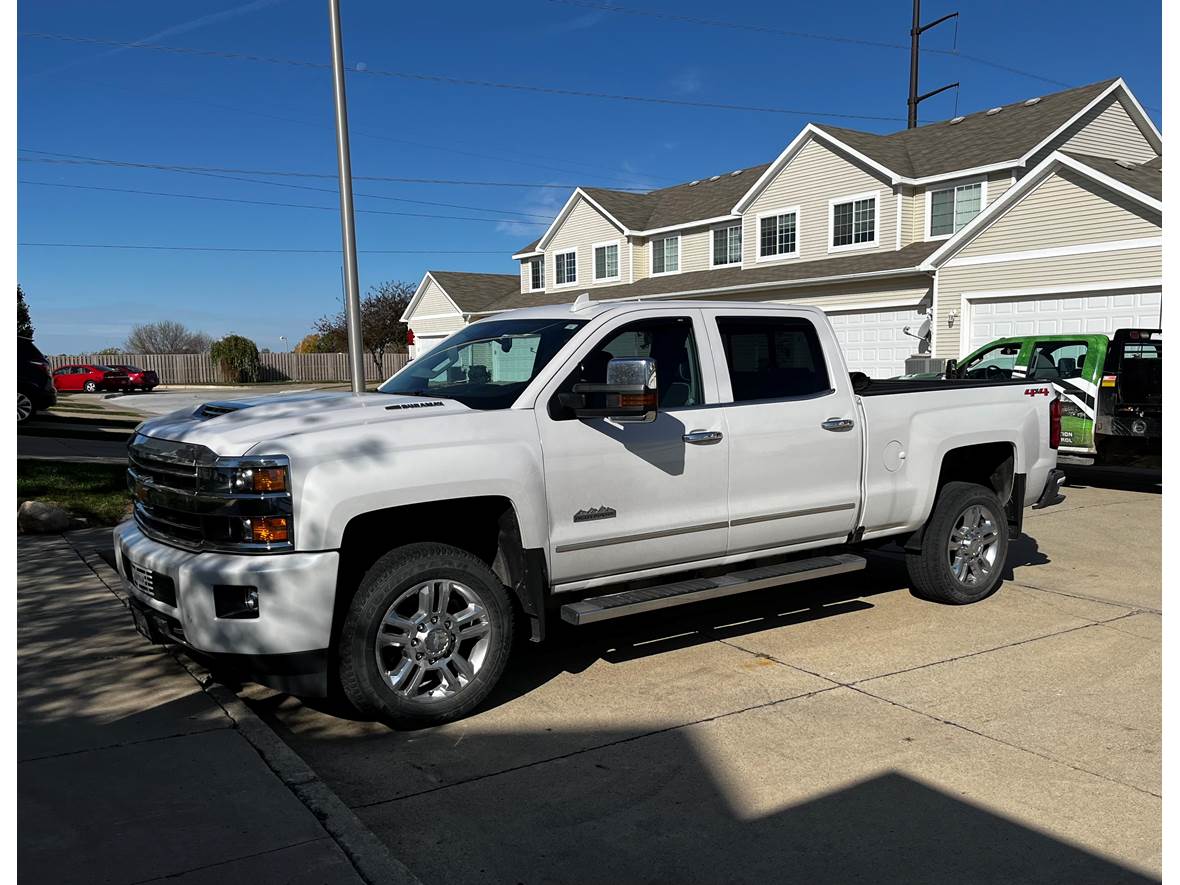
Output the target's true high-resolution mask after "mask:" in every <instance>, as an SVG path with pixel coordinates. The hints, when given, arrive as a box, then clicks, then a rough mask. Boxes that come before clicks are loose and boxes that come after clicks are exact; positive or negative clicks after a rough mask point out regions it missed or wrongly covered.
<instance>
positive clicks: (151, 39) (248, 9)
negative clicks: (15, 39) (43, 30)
mask: <svg viewBox="0 0 1180 885" xmlns="http://www.w3.org/2000/svg"><path fill="white" fill-rule="evenodd" d="M283 2H284V0H252V2H250V3H243V4H241V5H239V6H231V7H230V8H229V9H223V10H221V11H220V12H210V13H208V14H207V15H201V16H197V17H196V18H192V19H189V20H188V21H183V22H180V23H179V24H175V25H171V26H169V27H167V28H164V29H163V30H162V31H156V32H155V33H154V34H148V35H147V36H146V37H140V38H139V39H137V40H135V41H133V44H132V45H134V44H137V43H155V42H157V41H159V40H163V39H165V38H168V37H175V36H176V35H177V34H187V33H188V32H189V31H195V30H197V29H198V28H204V27H208V26H209V25H215V24H219V23H221V22H224V21H230V20H231V19H235V18H238V17H239V16H243V15H249V14H250V13H252V12H257V11H258V10H260V9H266V8H268V7H271V6H277V5H278V4H280V3H283ZM131 48H132V47H131V46H117V47H115V48H114V49H108V50H106V51H105V52H100V53H97V54H96V55H88V56H86V57H85V58H77V59H74V60H73V61H69V62H66V63H65V64H63V65H58V66H57V67H55V68H49V69H47V70H44V71H41V72H39V73H38V74H37V75H36V76H39V77H40V76H44V75H46V74H56V73H60V72H61V71H65V70H69V69H70V68H75V67H77V66H78V65H82V64H87V63H88V62H94V61H98V60H100V59H104V58H110V57H111V56H114V55H119V54H120V53H123V52H126V51H127V50H128V49H131Z"/></svg>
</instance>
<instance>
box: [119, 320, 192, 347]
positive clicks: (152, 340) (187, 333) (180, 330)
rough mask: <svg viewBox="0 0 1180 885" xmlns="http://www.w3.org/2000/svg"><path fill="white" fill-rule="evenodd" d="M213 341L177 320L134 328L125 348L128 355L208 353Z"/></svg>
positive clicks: (162, 321)
mask: <svg viewBox="0 0 1180 885" xmlns="http://www.w3.org/2000/svg"><path fill="white" fill-rule="evenodd" d="M212 341H213V339H211V338H210V337H209V336H208V335H206V334H205V333H204V332H194V331H192V330H191V329H188V328H185V326H183V325H182V324H180V323H178V322H176V321H175V320H161V321H160V322H158V323H140V324H137V325H135V326H132V327H131V334H130V335H128V336H127V343H126V344H124V345H123V347H124V348H125V349H126V350H127V352H128V353H206V352H208V350H209V345H210V344H211V343H212Z"/></svg>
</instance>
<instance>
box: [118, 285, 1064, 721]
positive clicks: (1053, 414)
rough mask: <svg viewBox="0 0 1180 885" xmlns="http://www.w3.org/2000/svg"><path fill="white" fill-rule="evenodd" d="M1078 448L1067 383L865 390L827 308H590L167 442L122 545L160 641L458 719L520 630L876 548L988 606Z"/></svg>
mask: <svg viewBox="0 0 1180 885" xmlns="http://www.w3.org/2000/svg"><path fill="white" fill-rule="evenodd" d="M1059 436H1060V405H1059V403H1058V401H1057V400H1056V398H1055V396H1054V395H1053V394H1052V393H1051V391H1050V389H1049V388H1048V387H1047V386H1044V385H1040V384H1029V383H1027V382H1024V381H1016V382H1012V381H999V382H994V381H954V380H951V381H870V380H869V379H867V378H866V377H864V376H863V375H850V374H849V373H848V371H847V369H846V367H845V364H844V360H843V357H842V355H841V352H840V348H839V346H838V345H837V342H836V338H835V335H834V334H833V332H832V328H831V326H830V325H829V323H828V321H827V319H826V318H825V317H824V314H823V313H822V312H821V311H819V310H817V309H814V308H807V307H790V306H783V305H776V304H756V303H730V302H698V301H693V302H643V303H640V302H619V303H610V304H597V303H595V302H592V301H589V300H588V299H587V298H586V297H585V296H583V297H582V298H580V299H579V301H578V302H577V303H576V304H574V305H573V306H572V307H570V306H568V305H564V306H552V307H536V308H529V309H526V310H520V311H513V312H510V313H504V314H499V315H497V316H495V317H494V318H491V319H487V320H484V321H481V322H477V323H474V324H472V325H470V326H468V327H466V328H465V329H463V330H462V331H461V332H458V333H456V334H455V335H453V336H452V337H450V338H448V339H447V340H445V341H444V342H442V343H441V344H440V345H438V346H437V347H436V348H435V349H434V350H431V351H429V352H428V353H426V354H425V355H424V356H422V357H420V358H419V359H417V360H414V361H413V362H411V363H410V364H409V365H407V366H406V368H404V369H403V370H402V371H400V372H398V373H397V374H396V375H394V376H393V377H392V378H391V379H389V380H388V381H387V382H385V384H383V385H382V386H381V388H380V392H378V393H369V394H363V395H354V394H351V393H336V392H313V393H302V394H290V395H281V394H280V395H276V396H268V397H260V398H255V399H246V400H242V401H240V402H217V403H207V404H205V405H203V406H201V407H200V408H198V409H196V410H195V411H193V412H191V413H189V412H180V413H176V414H173V415H169V416H165V417H162V418H158V419H156V420H152V421H148V422H146V423H145V424H143V425H142V426H141V427H140V428H139V429H138V431H137V433H136V434H135V436H134V438H133V440H132V442H131V444H130V446H129V470H128V478H129V485H130V487H131V489H132V491H133V495H134V518H133V519H132V520H129V521H127V522H125V523H123V524H122V525H120V526H118V527H117V528H116V529H115V533H114V543H115V551H116V556H117V559H118V564H119V569H120V571H121V573H122V575H123V577H124V578H125V580H126V582H127V584H128V587H129V590H130V594H131V598H132V611H133V614H134V616H135V620H136V624H137V626H138V627H139V629H140V631H141V632H142V633H144V634H145V635H146V636H147V637H148V638H149V639H151V640H153V641H156V642H176V643H181V644H183V645H184V646H186V647H187V648H189V649H190V650H191V651H193V652H198V653H203V654H204V655H207V656H209V657H211V658H212V659H214V661H215V662H216V664H217V666H220V667H223V668H228V669H232V670H240V671H242V672H243V673H244V674H245V675H246V676H247V678H250V679H253V680H255V681H258V682H262V683H265V684H267V685H271V686H274V687H277V688H280V689H283V690H286V691H290V692H292V693H295V694H304V695H323V694H325V693H328V692H331V691H333V690H335V689H337V688H338V689H342V690H343V693H344V695H345V696H346V697H347V699H348V700H349V701H351V703H352V704H353V705H355V706H356V707H357V708H358V709H359V710H360V711H362V712H364V713H366V714H368V715H371V716H375V717H379V718H382V719H386V720H391V721H416V722H439V721H445V720H449V719H453V718H456V717H458V716H462V715H464V714H465V713H467V712H469V711H470V710H472V709H473V708H474V707H475V706H476V705H478V704H479V703H480V701H482V700H483V699H484V698H485V697H486V696H487V694H488V692H489V691H490V690H491V688H492V686H493V685H494V684H495V683H496V681H497V680H498V679H499V678H500V676H501V674H502V673H503V672H504V668H505V665H506V664H507V661H508V656H509V652H510V650H511V648H512V646H513V634H514V630H517V631H519V632H523V629H528V630H529V632H530V633H531V639H532V640H534V641H538V642H539V641H542V640H544V639H545V637H546V635H547V634H548V633H551V632H552V631H553V628H554V622H555V620H556V619H558V618H560V619H561V620H563V621H566V622H568V623H570V624H574V625H577V624H586V623H590V622H594V621H599V620H603V619H606V618H615V617H620V616H624V615H629V614H633V613H636V612H646V611H651V610H653V609H660V608H664V607H667V606H674V605H680V604H684V603H691V602H695V601H698V600H702V599H709V598H714V597H718V596H725V595H729V594H736V593H741V592H743V591H747V590H754V589H759V588H764V587H769V586H775V585H780V584H789V583H793V582H798V581H804V580H810V579H812V578H820V577H824V576H827V575H834V574H838V573H842V572H850V571H855V570H857V569H862V568H864V567H865V565H866V560H865V558H864V556H863V555H862V553H863V552H864V548H866V547H869V546H873V545H879V544H884V543H889V542H896V543H898V544H900V545H901V547H902V548H903V549H904V550H905V553H906V559H907V563H908V566H909V573H910V577H911V583H912V588H913V591H914V592H915V594H917V595H918V596H920V597H923V598H926V599H930V600H934V601H937V602H943V603H951V604H963V603H970V602H975V601H978V600H980V599H983V598H984V597H986V596H988V595H989V594H990V593H992V592H993V591H994V590H995V589H996V587H997V586H998V584H999V582H1000V576H1001V572H1002V570H1003V566H1004V559H1005V555H1006V551H1007V546H1008V539H1009V537H1010V533H1012V532H1016V533H1019V531H1020V526H1021V519H1022V514H1023V510H1024V508H1025V507H1027V506H1029V505H1033V504H1036V503H1038V502H1040V503H1041V504H1045V503H1053V502H1055V501H1056V500H1058V495H1057V492H1058V489H1059V487H1060V484H1061V479H1062V475H1061V472H1060V471H1058V470H1057V469H1056V461H1057V452H1056V447H1057V443H1058V439H1059ZM526 624H527V628H525V627H524V625H526Z"/></svg>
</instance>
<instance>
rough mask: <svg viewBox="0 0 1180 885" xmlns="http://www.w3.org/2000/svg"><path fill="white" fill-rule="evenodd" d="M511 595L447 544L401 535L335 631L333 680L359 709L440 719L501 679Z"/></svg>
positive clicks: (471, 703) (467, 708)
mask: <svg viewBox="0 0 1180 885" xmlns="http://www.w3.org/2000/svg"><path fill="white" fill-rule="evenodd" d="M512 615H513V612H512V602H511V600H510V599H509V596H508V591H507V590H506V589H505V588H504V586H503V585H502V584H501V583H500V581H499V579H497V578H496V576H495V575H494V574H492V572H491V570H490V569H489V568H488V567H487V565H485V564H484V563H483V562H482V561H481V560H479V559H478V558H476V557H475V556H473V555H472V554H470V553H468V552H467V551H465V550H460V549H458V548H457V547H450V546H448V545H445V544H429V543H424V544H408V545H406V546H405V547H399V548H397V549H396V550H392V551H390V552H389V553H387V554H386V555H385V556H383V557H382V558H381V559H379V560H378V561H377V563H376V564H375V565H374V566H373V567H372V568H371V569H369V572H368V574H366V575H365V577H364V579H363V580H362V581H361V585H360V588H359V589H358V590H357V593H356V596H355V597H354V598H353V600H352V603H351V605H350V606H349V610H348V615H347V616H346V618H345V620H344V625H343V628H342V631H341V635H340V645H339V649H340V655H339V656H340V683H341V686H342V687H343V689H344V693H345V695H346V697H347V698H348V700H349V701H350V702H351V703H352V704H353V705H354V706H355V707H356V708H357V709H358V710H360V711H361V712H363V713H366V714H368V715H370V716H375V717H377V718H380V719H384V720H386V721H391V722H404V723H413V724H430V723H439V722H447V721H450V720H452V719H457V718H459V717H461V716H464V715H466V714H467V713H469V712H471V710H473V709H474V708H475V707H476V706H477V705H478V704H479V703H480V702H482V701H483V700H484V698H486V697H487V695H488V693H489V692H490V691H491V690H492V688H493V687H494V686H495V684H496V682H497V681H498V680H499V679H500V675H501V674H502V673H503V672H504V667H505V665H506V664H507V662H508V653H509V650H510V648H511V646H512V626H513V616H512Z"/></svg>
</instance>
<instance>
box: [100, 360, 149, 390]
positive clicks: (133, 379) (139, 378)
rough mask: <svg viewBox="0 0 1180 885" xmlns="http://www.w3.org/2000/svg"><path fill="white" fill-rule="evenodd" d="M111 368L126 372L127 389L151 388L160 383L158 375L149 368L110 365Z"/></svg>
mask: <svg viewBox="0 0 1180 885" xmlns="http://www.w3.org/2000/svg"><path fill="white" fill-rule="evenodd" d="M111 368H112V369H116V370H118V371H120V372H126V373H127V389H128V390H135V388H137V387H138V388H139V389H140V390H151V389H152V388H153V387H158V386H159V384H160V376H159V375H157V374H156V373H155V372H154V371H152V370H151V369H141V368H139V367H138V366H124V365H121V364H120V365H112V366H111Z"/></svg>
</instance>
